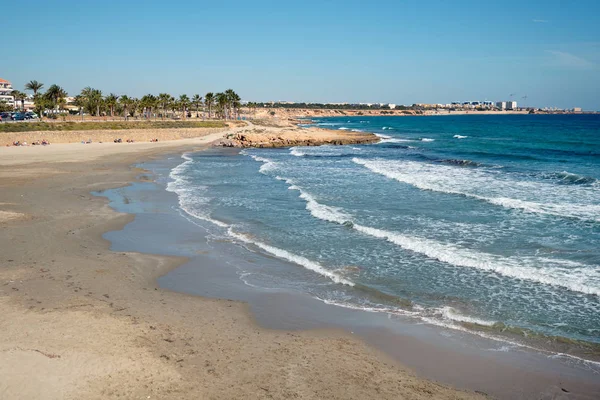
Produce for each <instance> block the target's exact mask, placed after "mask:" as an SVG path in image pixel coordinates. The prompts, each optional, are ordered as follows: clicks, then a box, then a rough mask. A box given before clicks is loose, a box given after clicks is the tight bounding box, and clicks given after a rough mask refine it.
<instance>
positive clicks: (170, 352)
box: [0, 132, 482, 399]
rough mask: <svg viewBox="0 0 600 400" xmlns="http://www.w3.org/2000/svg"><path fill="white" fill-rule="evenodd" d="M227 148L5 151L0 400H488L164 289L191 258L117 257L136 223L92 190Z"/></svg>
mask: <svg viewBox="0 0 600 400" xmlns="http://www.w3.org/2000/svg"><path fill="white" fill-rule="evenodd" d="M221 136H222V133H221V132H219V133H208V134H206V135H204V137H201V138H195V139H183V140H180V141H164V142H159V143H142V142H139V143H133V144H129V143H128V144H125V143H123V144H114V143H104V144H98V143H93V144H90V145H82V144H61V145H59V144H56V145H55V144H52V145H51V146H48V147H41V146H40V147H35V148H32V147H27V148H2V149H1V152H0V166H1V170H0V171H1V173H0V188H1V190H0V210H1V211H2V213H1V214H0V217H1V218H2V219H0V227H1V229H0V238H1V239H0V254H2V261H1V265H2V267H1V269H0V285H1V286H0V312H1V313H2V314H3V318H2V322H0V329H1V330H2V332H3V340H2V341H1V343H0V352H2V357H1V358H0V376H1V377H2V379H0V397H2V398H10V399H30V398H41V399H58V398H61V399H62V398H66V399H68V398H73V399H75V398H117V397H121V398H174V399H181V398H190V399H192V398H223V399H230V398H248V397H250V398H290V397H298V398H315V399H316V398H340V399H342V398H344V399H346V398H356V399H361V398H369V397H371V398H389V399H392V398H394V399H395V398H399V397H400V398H402V397H404V398H414V399H419V398H438V399H455V398H465V399H466V398H481V397H482V395H480V394H476V393H474V392H468V391H458V390H455V389H452V388H449V387H447V386H444V385H441V384H437V383H435V382H431V381H428V380H425V379H423V378H420V377H417V376H416V375H415V374H414V373H413V372H411V371H410V370H409V369H408V368H406V367H403V366H402V365H399V364H398V363H396V362H395V361H393V360H392V359H391V358H389V357H388V356H386V355H384V354H383V353H382V352H380V351H378V350H375V349H373V348H372V347H370V346H368V345H366V344H365V343H363V342H362V341H360V340H358V339H356V338H355V337H353V336H352V335H350V334H348V333H347V332H343V331H341V330H334V331H331V330H320V331H317V332H315V331H293V332H290V331H282V330H269V329H265V328H261V327H259V326H258V325H257V324H256V322H255V320H254V318H253V316H252V315H251V314H250V313H249V312H248V307H247V305H245V304H243V303H241V302H236V301H228V300H219V299H207V298H201V297H198V296H191V295H185V294H178V293H174V292H170V291H167V290H164V289H161V288H160V287H158V285H157V282H156V279H157V278H159V277H160V276H162V275H164V274H166V273H167V272H169V271H171V270H173V269H175V268H176V267H177V266H179V265H181V264H182V263H183V262H184V261H185V258H183V257H173V256H171V257H168V256H158V255H151V254H141V253H135V252H113V251H110V250H109V242H107V240H105V239H104V238H103V237H102V235H103V234H104V233H105V232H108V231H118V230H120V229H122V228H123V227H124V226H125V225H127V224H128V223H130V222H131V221H132V220H133V218H134V217H133V216H132V215H129V214H123V213H117V212H115V211H114V210H112V209H111V208H110V207H109V206H108V203H107V200H106V199H105V198H103V197H97V196H94V195H92V194H91V192H97V191H102V190H106V189H109V188H115V187H122V186H126V185H129V184H130V182H133V181H136V180H139V179H141V180H144V179H149V178H148V176H147V175H145V174H144V171H143V170H139V169H137V168H135V167H133V164H135V163H139V162H142V161H144V160H149V159H152V158H155V157H158V156H163V155H165V154H175V155H177V156H178V155H179V154H181V153H182V152H184V151H193V150H194V149H202V148H204V147H206V146H208V145H209V143H211V142H213V141H215V140H219V139H220V137H221Z"/></svg>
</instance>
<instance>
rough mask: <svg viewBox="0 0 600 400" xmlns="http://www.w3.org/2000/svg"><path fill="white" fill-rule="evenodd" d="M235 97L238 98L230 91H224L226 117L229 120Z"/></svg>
mask: <svg viewBox="0 0 600 400" xmlns="http://www.w3.org/2000/svg"><path fill="white" fill-rule="evenodd" d="M236 97H237V98H239V96H238V95H237V94H236V93H235V92H234V91H233V90H232V89H227V90H226V91H225V98H226V99H227V109H226V111H227V117H228V118H230V119H231V117H232V115H233V103H234V102H235V101H236Z"/></svg>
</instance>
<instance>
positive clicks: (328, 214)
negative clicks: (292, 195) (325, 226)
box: [288, 181, 351, 225]
mask: <svg viewBox="0 0 600 400" xmlns="http://www.w3.org/2000/svg"><path fill="white" fill-rule="evenodd" d="M288 183H289V181H288ZM289 190H297V191H299V192H300V198H301V199H303V200H305V201H306V209H307V210H308V211H310V213H311V214H312V216H313V217H315V218H319V219H322V220H324V221H329V222H336V223H338V224H342V225H343V224H345V223H346V222H348V221H349V220H350V219H351V217H350V215H349V214H346V213H344V212H343V211H341V209H339V208H337V207H331V206H326V205H324V204H321V203H319V202H317V201H316V200H315V198H314V197H313V196H311V195H310V194H308V193H306V192H305V191H303V190H302V189H300V188H299V187H298V186H296V185H293V184H292V186H290V187H289Z"/></svg>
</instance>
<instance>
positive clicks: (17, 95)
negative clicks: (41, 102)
mask: <svg viewBox="0 0 600 400" xmlns="http://www.w3.org/2000/svg"><path fill="white" fill-rule="evenodd" d="M11 94H12V96H13V97H14V98H15V103H16V102H17V101H20V102H21V110H22V111H25V99H26V98H27V93H23V92H21V91H19V90H13V91H12V93H11Z"/></svg>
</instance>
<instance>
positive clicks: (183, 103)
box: [179, 94, 190, 119]
mask: <svg viewBox="0 0 600 400" xmlns="http://www.w3.org/2000/svg"><path fill="white" fill-rule="evenodd" d="M179 105H180V107H181V108H182V109H183V119H186V118H187V108H188V106H189V105H190V98H189V97H188V96H187V94H182V95H181V96H179Z"/></svg>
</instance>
